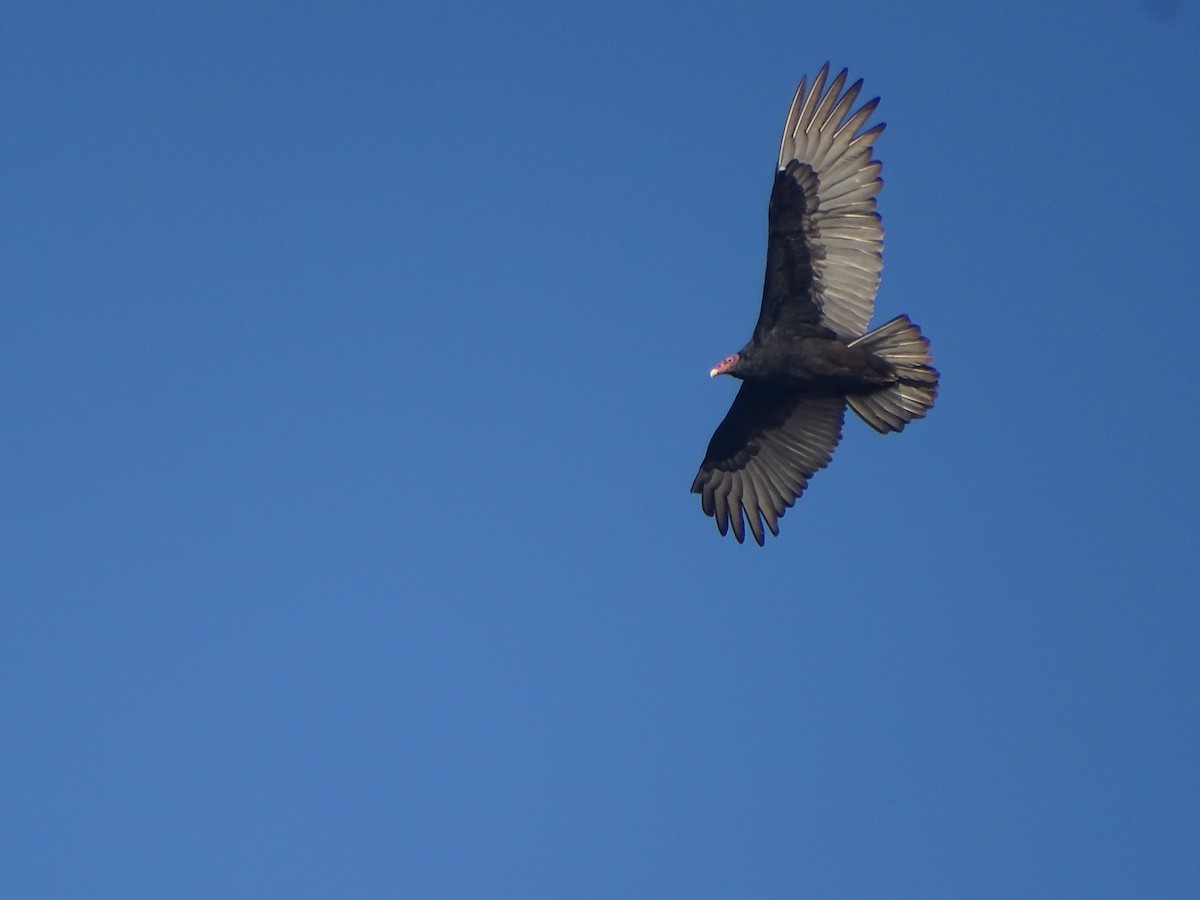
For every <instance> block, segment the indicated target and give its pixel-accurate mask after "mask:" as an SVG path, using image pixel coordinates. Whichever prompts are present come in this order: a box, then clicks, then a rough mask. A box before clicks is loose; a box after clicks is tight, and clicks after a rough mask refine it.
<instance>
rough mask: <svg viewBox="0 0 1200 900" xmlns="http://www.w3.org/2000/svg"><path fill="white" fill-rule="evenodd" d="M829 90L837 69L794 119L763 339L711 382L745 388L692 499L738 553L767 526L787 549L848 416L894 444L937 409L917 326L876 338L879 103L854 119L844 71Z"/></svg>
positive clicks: (783, 152)
mask: <svg viewBox="0 0 1200 900" xmlns="http://www.w3.org/2000/svg"><path fill="white" fill-rule="evenodd" d="M828 78H829V64H828V63H826V64H825V65H824V66H822V67H821V71H820V72H818V73H817V77H816V78H815V79H813V82H812V86H811V88H810V87H809V85H808V84H807V81H808V79H807V77H805V78H804V79H802V80H801V81H800V87H799V88H797V90H796V96H795V98H794V99H793V100H792V107H791V109H790V110H789V111H788V117H787V123H786V125H785V126H784V129H783V141H782V142H781V144H780V147H779V166H778V169H777V171H776V172H775V186H774V187H773V188H772V190H771V204H770V208H769V212H768V216H767V275H766V281H765V283H764V285H763V297H762V307H761V309H760V311H759V314H758V324H757V325H755V327H754V334H753V335H752V336H751V338H750V340H749V342H748V343H747V344H746V346H744V347H743V348H742V349H741V350H739V351H738V352H737V353H735V354H733V356H730V357H728V358H726V359H725V360H723V361H722V362H720V363H718V364H717V365H716V367H714V368H713V370H712V371H711V372H710V373H709V374H710V375H713V376H715V375H732V376H733V377H734V378H738V379H741V382H742V385H741V387H740V388H739V390H738V394H737V397H736V398H735V399H734V401H733V405H732V406H731V407H730V408H729V412H728V414H726V416H725V419H724V421H722V422H721V424H720V425H719V426H718V427H717V430H716V431H715V432H714V433H713V436H712V440H711V441H709V444H708V452H707V453H706V454H705V455H704V462H702V463H701V464H700V471H699V472H698V473H697V474H696V480H695V481H693V482H692V492H693V493H696V494H699V495H700V505H701V507H702V508H703V510H704V513H705V515H709V516H712V517H714V518H715V519H716V523H717V529H718V530H719V531H720V532H721V534H723V535H724V534H726V533H727V532H728V531H729V528H730V526H732V528H733V534H734V536H735V537H736V538H737V539H738V542H739V543H741V542H742V541H744V540H745V537H746V529H747V527H748V528H749V531H750V533H751V534H752V535H753V536H754V539H755V540H756V541H757V542H758V543H759V544H760V545H761V544H763V543H764V541H765V529H764V523H765V526H766V528H767V529H770V531H771V534H773V535H775V536H777V537H778V535H779V519H780V518H781V517H782V516H783V514H784V513H785V512H786V511H787V509H788V508H789V507H790V506H791V505H792V504H793V503H795V502H796V500H797V499H798V498H799V497H800V495H801V494H803V493H804V489H805V488H806V487H808V480H809V479H810V478H812V476H813V474H814V473H815V472H816V471H817V470H818V469H822V468H824V467H825V466H827V465H828V464H829V460H830V459H831V458H832V456H833V450H834V448H835V447H836V446H837V444H838V441H839V440H841V436H842V420H843V418H844V416H845V412H846V404H849V405H850V408H851V409H852V410H854V411H855V412H856V413H857V414H858V415H859V417H861V418H862V420H863V421H864V422H866V423H867V424H868V425H870V426H871V427H872V428H874V429H875V430H876V431H878V432H880V433H881V434H887V433H888V432H890V431H901V430H903V428H904V426H905V425H907V424H908V423H909V422H911V421H912V420H913V419H919V418H921V417H922V416H924V415H925V413H926V412H928V411H929V409H930V408H931V407H932V406H933V401H934V399H935V398H936V397H937V389H938V373H937V370H936V369H934V368H933V366H932V365H931V363H932V362H933V357H932V356H930V354H929V341H928V340H927V339H926V338H925V337H924V336H923V335H922V334H921V331H920V329H919V328H918V327H917V326H916V325H914V324H913V323H912V321H910V320H909V318H908V316H898V317H897V318H895V319H892V320H891V321H890V322H887V323H886V324H884V325H881V326H879V327H878V328H876V329H875V330H874V331H867V323H868V322H869V321H870V319H871V311H872V308H873V306H874V303H875V291H876V289H877V288H878V287H879V272H880V269H881V268H882V266H883V259H882V253H883V226H882V225H881V224H880V219H879V213H877V212H876V211H875V195H876V194H878V193H879V190H880V188H881V187H883V181H882V180H881V179H880V177H879V172H880V170H881V168H882V166H881V165H880V163H879V161H878V160H875V159H872V158H871V155H872V151H873V150H874V147H873V143H874V141H875V138H877V137H878V136H879V135H880V133H881V132H882V131H883V128H884V126H883V124H882V123H880V124H878V125H875V126H873V127H871V128H867V129H865V130H864V126H865V125H866V123H867V120H868V119H870V117H871V114H872V113H873V112H874V111H875V107H876V105H877V104H878V103H879V98H878V97H876V98H875V99H874V100H871V101H870V102H868V103H864V104H863V105H862V106H860V107H859V108H858V109H857V110H854V109H853V107H854V103H855V100H856V99H857V98H858V94H859V91H860V90H861V89H862V79H859V80H858V81H856V82H854V84H852V85H850V87H849V88H847V87H846V70H845V69H843V70H842V71H841V72H840V73H839V74H838V75H837V77H836V78H834V79H833V81H831V82H829V83H828V86H826V82H827V80H828ZM852 110H853V111H852ZM743 516H744V517H745V522H744V523H743Z"/></svg>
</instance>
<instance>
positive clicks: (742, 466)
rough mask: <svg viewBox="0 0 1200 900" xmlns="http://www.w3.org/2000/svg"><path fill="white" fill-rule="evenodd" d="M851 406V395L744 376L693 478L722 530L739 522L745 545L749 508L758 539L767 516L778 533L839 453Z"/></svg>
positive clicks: (738, 532) (737, 529) (694, 487)
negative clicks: (781, 385)
mask: <svg viewBox="0 0 1200 900" xmlns="http://www.w3.org/2000/svg"><path fill="white" fill-rule="evenodd" d="M845 412H846V398H845V397H840V396H836V395H829V394H799V393H796V392H795V391H791V390H787V389H779V388H774V387H771V386H770V385H765V384H758V383H754V382H749V381H747V382H744V383H743V384H742V387H741V390H739V391H738V395H737V398H736V399H735V400H734V401H733V406H731V407H730V408H729V412H728V413H727V414H726V416H725V419H724V421H722V422H721V424H720V425H719V426H718V427H717V430H716V432H714V433H713V436H712V440H711V441H709V443H708V453H706V454H705V457H704V463H703V464H702V465H701V466H700V471H699V472H698V473H697V474H696V480H695V481H693V482H692V492H693V493H697V494H700V495H701V496H700V505H701V506H702V507H703V509H704V512H705V514H706V515H710V516H715V517H716V520H717V528H718V529H720V531H721V534H726V533H727V532H728V530H729V525H730V523H732V524H733V534H734V536H735V537H736V538H737V539H738V543H741V542H742V541H743V540H745V536H746V535H745V530H744V527H743V524H742V513H743V511H744V512H745V514H746V522H747V523H748V524H749V526H750V531H751V533H752V534H753V535H754V539H755V540H756V541H758V543H759V544H762V543H763V542H764V540H765V539H766V535H765V533H764V532H763V520H765V521H766V523H767V527H768V528H769V529H771V534H773V535H775V536H776V537H778V536H779V517H780V516H782V515H783V513H784V511H785V510H786V509H787V508H788V507H789V506H791V505H792V504H793V503H795V502H796V499H797V498H798V497H799V496H800V495H801V494H802V493H804V489H805V488H806V487H808V479H809V478H811V477H812V475H813V473H814V472H816V471H817V470H818V469H823V468H825V466H827V465H828V464H829V460H830V459H831V458H832V457H833V448H834V447H836V446H837V443H838V441H839V440H840V439H841V437H842V417H843V416H844V415H845Z"/></svg>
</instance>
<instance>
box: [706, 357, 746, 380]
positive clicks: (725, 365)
mask: <svg viewBox="0 0 1200 900" xmlns="http://www.w3.org/2000/svg"><path fill="white" fill-rule="evenodd" d="M741 361H742V354H740V353H735V354H733V356H727V357H725V358H724V359H723V360H721V361H720V362H719V363H717V364H716V365H715V366H713V368H712V371H710V372H709V373H708V377H709V378H715V377H716V376H718V375H736V374H737V368H738V363H740V362H741Z"/></svg>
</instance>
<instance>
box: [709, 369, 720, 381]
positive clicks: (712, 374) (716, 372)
mask: <svg viewBox="0 0 1200 900" xmlns="http://www.w3.org/2000/svg"><path fill="white" fill-rule="evenodd" d="M720 374H721V367H720V366H713V367H712V369H711V370H710V371H709V373H708V377H709V378H716V377H717V376H718V375H720Z"/></svg>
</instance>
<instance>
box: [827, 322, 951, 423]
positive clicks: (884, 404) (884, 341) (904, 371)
mask: <svg viewBox="0 0 1200 900" xmlns="http://www.w3.org/2000/svg"><path fill="white" fill-rule="evenodd" d="M850 346H851V347H861V348H862V349H864V350H869V351H870V352H871V353H874V354H875V355H876V356H878V357H880V358H882V359H884V360H886V361H887V362H889V363H891V364H892V367H893V368H894V369H895V372H896V382H895V383H894V384H892V385H889V386H888V387H885V388H881V389H880V390H878V391H875V392H874V393H870V394H852V395H851V396H850V397H848V398H847V399H848V400H849V401H850V408H851V409H853V410H854V411H855V412H856V413H858V414H859V416H861V417H862V420H863V421H864V422H866V423H867V424H868V425H870V426H871V427H872V428H874V429H875V430H876V431H878V432H879V433H880V434H887V433H888V432H889V431H900V430H902V429H903V428H904V426H905V425H907V424H908V423H909V422H911V421H912V420H913V419H919V418H921V417H922V416H924V415H925V413H926V412H928V411H929V410H930V409H931V408H932V407H933V401H934V400H935V399H936V398H937V389H938V372H937V369H935V368H933V366H931V365H930V363H932V362H933V357H932V356H930V355H929V339H928V338H926V337H925V336H924V335H923V334H921V329H920V328H918V327H917V326H916V325H914V324H913V323H912V320H911V319H909V318H908V316H897V317H896V318H894V319H892V321H890V322H888V323H886V324H884V325H880V326H879V327H878V328H876V329H875V330H874V331H869V332H867V333H866V334H864V335H863V336H862V337H860V338H858V339H856V340H854V341H851V342H850Z"/></svg>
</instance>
